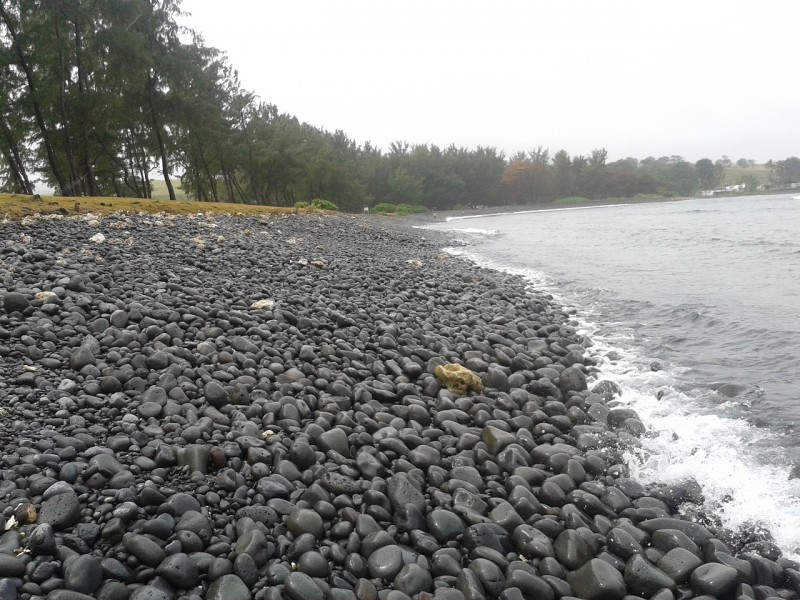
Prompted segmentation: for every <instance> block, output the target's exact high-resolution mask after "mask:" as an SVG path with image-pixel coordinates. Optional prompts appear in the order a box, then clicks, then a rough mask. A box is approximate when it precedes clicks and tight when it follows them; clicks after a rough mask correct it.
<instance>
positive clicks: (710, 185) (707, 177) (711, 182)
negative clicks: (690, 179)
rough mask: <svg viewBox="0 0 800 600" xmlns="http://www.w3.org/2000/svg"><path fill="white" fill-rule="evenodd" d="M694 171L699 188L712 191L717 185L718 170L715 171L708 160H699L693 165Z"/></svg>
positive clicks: (718, 178)
mask: <svg viewBox="0 0 800 600" xmlns="http://www.w3.org/2000/svg"><path fill="white" fill-rule="evenodd" d="M694 169H695V172H696V173H697V180H698V182H699V184H700V187H701V188H702V189H704V190H713V189H714V188H715V187H717V186H718V185H719V182H720V177H719V175H720V170H719V169H717V168H716V167H715V165H714V163H713V162H711V159H710V158H701V159H700V160H698V161H697V162H696V163H694Z"/></svg>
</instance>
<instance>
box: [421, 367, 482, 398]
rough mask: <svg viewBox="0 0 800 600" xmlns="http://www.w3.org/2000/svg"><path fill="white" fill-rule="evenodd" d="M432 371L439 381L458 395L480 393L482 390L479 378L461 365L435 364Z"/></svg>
mask: <svg viewBox="0 0 800 600" xmlns="http://www.w3.org/2000/svg"><path fill="white" fill-rule="evenodd" d="M433 372H434V375H436V379H438V380H439V383H441V384H442V385H444V386H445V387H446V388H447V389H448V390H450V391H451V392H452V393H454V394H458V395H459V396H466V395H467V394H469V393H470V392H476V393H480V392H482V391H483V384H482V383H481V378H480V377H478V376H477V375H476V374H475V373H473V372H472V371H470V370H469V369H467V368H466V367H463V366H461V365H457V364H446V365H436V368H435V369H434V370H433Z"/></svg>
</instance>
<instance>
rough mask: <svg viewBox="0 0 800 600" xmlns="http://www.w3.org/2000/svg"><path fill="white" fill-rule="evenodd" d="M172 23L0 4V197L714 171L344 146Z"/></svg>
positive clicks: (545, 181) (85, 2) (421, 201)
mask: <svg viewBox="0 0 800 600" xmlns="http://www.w3.org/2000/svg"><path fill="white" fill-rule="evenodd" d="M180 14H181V13H180V0H4V1H3V2H2V3H0V100H1V101H0V188H1V189H2V190H5V191H10V192H16V193H22V194H32V193H33V192H34V187H35V182H36V181H42V182H43V183H44V184H45V185H47V186H48V187H50V188H52V189H54V190H56V193H58V194H60V195H64V196H134V197H149V196H150V195H151V190H152V184H153V181H151V178H152V177H153V174H154V173H160V177H163V179H164V182H165V186H166V189H167V192H168V194H169V196H170V198H172V199H174V198H175V197H176V192H175V189H174V186H173V183H172V182H173V180H174V179H175V178H177V177H180V181H181V188H182V190H183V192H184V193H186V194H187V195H188V196H189V197H191V198H194V199H197V200H201V201H213V202H221V201H226V202H239V203H254V204H270V205H278V206H291V205H293V204H294V203H296V202H301V201H302V202H307V201H310V200H312V199H315V198H324V199H326V200H329V201H332V202H333V203H335V204H336V205H338V206H339V207H340V208H341V209H343V210H349V211H360V210H361V209H362V208H363V207H366V206H373V205H375V204H378V203H393V204H401V203H402V204H409V205H422V206H425V207H427V208H429V209H435V208H438V209H446V208H453V207H456V206H476V205H504V204H541V203H547V202H551V201H552V200H554V199H556V198H563V197H568V196H582V197H586V198H605V197H630V196H633V195H636V194H662V195H688V194H692V193H694V192H696V191H697V190H700V189H709V188H713V187H715V186H716V185H718V184H719V182H720V181H721V179H722V173H723V171H724V168H725V165H720V164H719V161H717V163H712V162H711V161H710V159H703V160H701V161H698V162H697V163H694V164H692V163H689V162H687V161H684V160H683V159H682V158H681V157H674V156H673V157H662V158H658V159H656V158H653V157H650V158H647V159H644V160H641V161H640V160H637V159H633V158H628V159H625V160H620V161H615V162H608V161H607V157H608V153H607V151H606V150H605V149H597V150H594V151H592V152H591V153H590V154H589V155H586V156H583V155H576V156H570V155H569V154H568V153H567V152H566V151H565V150H559V151H558V152H555V153H554V154H552V155H551V154H550V151H549V150H548V149H544V148H541V147H539V148H535V149H533V150H531V151H529V152H519V153H516V154H514V155H512V156H509V157H507V156H506V155H505V154H504V153H503V152H499V151H498V150H497V149H496V148H494V147H489V146H486V147H477V148H463V147H456V146H454V145H451V146H449V147H447V148H440V147H438V146H435V145H429V144H416V145H411V144H409V143H407V142H403V141H397V142H394V143H392V144H391V145H390V147H389V148H388V149H386V150H383V149H381V148H377V147H375V146H373V145H371V144H370V143H369V142H366V143H363V144H359V143H357V142H356V141H355V140H353V139H351V138H349V137H348V136H347V135H346V134H345V133H344V132H343V131H334V132H330V131H327V130H325V129H320V128H318V127H314V126H312V125H309V124H308V123H303V122H300V121H299V120H298V119H297V118H296V117H294V116H292V115H291V114H288V113H282V112H280V111H279V110H278V109H277V107H276V106H274V105H273V104H270V103H268V102H264V101H262V100H260V99H259V98H258V97H257V96H256V95H255V94H254V93H252V92H250V91H248V90H245V89H243V88H242V86H241V85H240V82H239V80H238V75H237V73H236V70H235V69H234V68H233V67H232V66H231V65H230V64H228V62H227V59H226V57H225V55H224V54H223V53H222V52H220V51H219V50H217V49H215V48H211V47H208V46H207V45H206V44H205V43H204V41H203V39H202V38H201V37H200V36H199V35H197V34H196V33H195V32H193V31H191V30H188V29H186V28H182V27H180V26H179V25H178V22H177V19H178V17H179V16H180ZM745 162H746V161H745ZM772 167H773V173H774V177H775V181H776V182H783V183H789V182H792V181H798V180H800V159H797V158H794V157H792V158H790V159H787V160H786V161H778V162H776V163H773V164H772Z"/></svg>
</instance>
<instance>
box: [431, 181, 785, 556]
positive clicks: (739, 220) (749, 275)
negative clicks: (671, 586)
mask: <svg viewBox="0 0 800 600" xmlns="http://www.w3.org/2000/svg"><path fill="white" fill-rule="evenodd" d="M429 227H430V228H433V229H438V230H447V231H450V232H452V239H453V240H454V242H453V246H452V247H451V248H449V249H448V251H449V252H451V253H452V254H454V255H457V256H460V257H462V258H463V259H466V260H471V261H473V262H475V263H477V264H478V265H480V266H483V267H488V268H492V269H498V270H501V271H505V272H509V273H513V274H517V275H521V276H523V277H524V278H525V279H526V280H527V282H528V284H529V286H530V289H531V290H534V291H537V292H544V293H547V294H550V295H552V296H553V298H554V300H555V301H556V302H557V303H559V304H561V305H562V306H563V307H564V308H567V309H569V310H570V311H573V312H574V314H573V316H574V319H575V320H576V321H577V322H578V324H579V327H578V329H579V332H580V333H581V334H583V335H585V336H587V337H588V338H589V339H590V340H591V343H592V345H591V347H590V348H589V353H590V354H591V355H592V356H593V357H594V358H595V359H596V360H597V361H598V367H599V369H600V371H601V374H600V377H599V378H600V379H610V380H612V381H614V382H615V383H617V384H618V385H619V387H620V388H621V390H622V395H621V397H620V398H619V404H620V405H623V406H627V407H630V408H633V409H634V410H636V411H637V412H638V414H639V415H640V417H641V419H642V420H643V422H644V423H645V425H646V426H647V428H648V432H647V434H646V435H645V436H644V437H643V438H642V444H641V447H640V448H636V449H631V450H630V451H628V452H627V454H626V459H627V464H628V466H629V469H630V473H631V476H632V477H634V478H635V479H637V480H639V481H640V482H642V483H644V484H654V483H657V482H662V483H671V482H679V481H684V480H686V479H689V478H691V479H694V480H695V481H697V482H698V483H699V484H700V486H701V487H702V490H703V496H704V498H705V501H704V505H703V506H702V509H704V510H706V511H712V512H713V513H714V514H715V515H717V517H718V518H719V519H721V520H722V522H723V523H724V524H725V525H726V526H728V527H730V528H732V529H734V530H736V529H739V528H742V527H756V528H760V529H763V528H766V530H768V531H770V532H771V534H772V536H773V537H774V541H775V543H777V544H778V546H780V547H781V548H782V549H783V551H784V553H785V554H786V555H787V556H790V557H793V558H795V559H797V558H800V197H793V196H792V195H764V196H747V197H733V198H699V199H687V200H680V201H672V202H655V203H636V204H616V205H610V206H590V207H574V208H555V209H545V210H536V211H521V212H513V213H503V214H490V215H483V216H455V217H449V218H448V219H447V221H446V222H442V221H441V218H440V221H439V222H437V223H431V224H430V225H429Z"/></svg>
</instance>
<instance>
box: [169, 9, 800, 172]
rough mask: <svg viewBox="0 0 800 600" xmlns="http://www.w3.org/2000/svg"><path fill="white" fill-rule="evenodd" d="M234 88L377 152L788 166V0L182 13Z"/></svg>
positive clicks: (796, 83) (791, 125) (792, 133)
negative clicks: (222, 63)
mask: <svg viewBox="0 0 800 600" xmlns="http://www.w3.org/2000/svg"><path fill="white" fill-rule="evenodd" d="M182 7H183V10H184V11H185V12H187V13H190V16H187V17H185V18H184V19H183V23H184V24H185V25H187V26H189V27H191V28H192V29H194V30H195V31H198V32H200V33H201V34H202V35H203V37H204V38H205V40H206V43H207V44H208V45H210V46H213V47H216V48H219V49H220V50H223V51H225V52H226V53H227V54H228V57H229V60H230V63H231V64H232V65H233V66H234V67H235V68H237V69H238V71H239V75H240V79H241V82H242V85H243V87H244V88H245V89H248V90H251V91H253V92H255V93H256V94H258V95H259V96H260V98H261V99H262V100H264V101H267V102H271V103H273V104H276V105H277V106H278V108H279V110H280V111H281V112H288V113H290V114H293V115H295V116H297V117H298V118H299V119H300V120H302V121H306V122H308V123H311V124H312V125H315V126H317V127H324V128H325V129H328V130H330V131H333V130H336V129H342V130H344V132H345V133H346V134H347V135H348V136H350V137H351V138H353V139H355V140H356V141H357V142H358V143H363V142H365V141H371V142H372V143H373V144H375V145H377V146H379V147H382V148H384V149H386V148H387V147H388V145H389V143H390V142H392V141H395V140H406V141H408V142H410V143H412V144H414V143H432V144H437V145H439V146H442V147H445V146H448V145H449V144H450V143H455V144H456V145H457V146H467V147H470V148H474V147H475V146H477V145H483V146H495V147H496V148H498V149H499V150H503V151H505V152H506V153H507V154H511V153H513V152H515V151H517V150H530V149H532V148H534V147H536V146H539V145H542V146H545V147H549V148H550V149H551V153H554V152H555V151H556V150H558V149H560V148H564V149H565V150H567V152H569V153H570V154H588V153H589V152H590V151H591V150H592V149H593V148H599V147H605V148H607V149H608V151H609V158H610V159H611V160H615V159H618V158H624V157H627V156H634V157H637V158H645V157H647V156H656V157H658V156H665V155H666V156H668V155H673V154H678V155H681V156H683V157H684V158H686V159H687V160H691V161H695V160H697V159H699V158H703V157H708V158H712V159H717V158H719V157H721V156H722V155H723V154H727V155H728V156H729V157H730V158H731V159H732V160H734V161H735V160H737V159H739V158H743V157H744V158H748V159H755V160H757V161H759V162H763V161H765V160H767V159H770V158H772V159H776V160H779V159H784V158H786V157H788V156H792V155H800V135H799V134H800V76H799V75H798V72H797V69H796V64H797V57H798V53H799V52H800V48H798V39H800V36H798V27H800V2H798V1H797V0H762V1H759V2H757V1H756V0H750V1H742V0H726V1H725V2H721V1H711V0H658V1H656V0H583V1H577V0H547V1H543V0H502V1H497V0H494V1H493V0H473V1H469V0H460V1H451V0H338V1H337V0H327V1H325V0H225V1H224V2H222V1H221V0H183V4H182Z"/></svg>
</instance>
